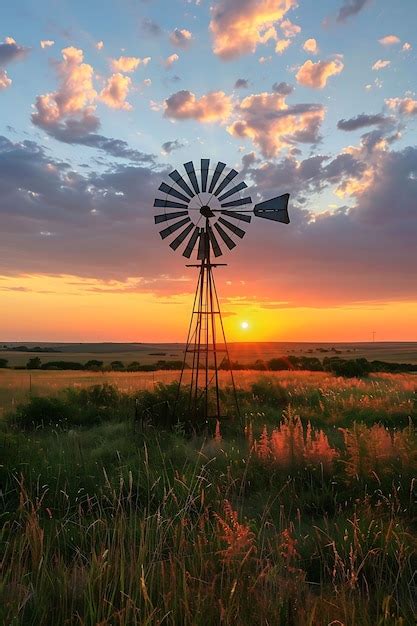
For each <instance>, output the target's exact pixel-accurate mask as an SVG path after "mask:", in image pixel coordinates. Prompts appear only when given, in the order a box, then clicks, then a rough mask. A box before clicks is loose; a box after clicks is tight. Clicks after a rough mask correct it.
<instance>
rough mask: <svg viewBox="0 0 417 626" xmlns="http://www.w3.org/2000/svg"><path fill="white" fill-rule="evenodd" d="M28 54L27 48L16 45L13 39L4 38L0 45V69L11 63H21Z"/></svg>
mask: <svg viewBox="0 0 417 626" xmlns="http://www.w3.org/2000/svg"><path fill="white" fill-rule="evenodd" d="M28 52H29V48H25V47H24V46H20V45H19V44H17V43H16V41H15V40H14V39H13V37H6V38H5V40H4V41H3V42H2V43H0V67H5V66H6V65H8V64H9V63H12V61H21V60H22V59H24V58H25V56H26V55H27V54H28Z"/></svg>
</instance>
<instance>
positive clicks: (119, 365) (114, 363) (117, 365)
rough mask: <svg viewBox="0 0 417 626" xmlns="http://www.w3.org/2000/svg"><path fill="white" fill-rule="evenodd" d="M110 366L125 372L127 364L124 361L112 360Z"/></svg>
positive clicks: (114, 369) (117, 370) (114, 370)
mask: <svg viewBox="0 0 417 626" xmlns="http://www.w3.org/2000/svg"><path fill="white" fill-rule="evenodd" d="M110 367H111V369H112V370H113V372H124V371H125V366H124V364H123V363H122V361H112V362H111V363H110Z"/></svg>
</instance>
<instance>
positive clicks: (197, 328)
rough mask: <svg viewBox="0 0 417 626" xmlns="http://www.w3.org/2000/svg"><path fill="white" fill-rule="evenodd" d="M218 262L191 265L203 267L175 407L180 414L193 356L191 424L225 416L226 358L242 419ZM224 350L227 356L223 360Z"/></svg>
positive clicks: (234, 397)
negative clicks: (216, 275) (219, 292)
mask: <svg viewBox="0 0 417 626" xmlns="http://www.w3.org/2000/svg"><path fill="white" fill-rule="evenodd" d="M217 265H220V264H216V263H214V264H213V263H211V262H210V258H209V256H208V258H205V259H202V260H201V263H200V264H198V265H193V266H191V267H198V268H199V276H198V282H197V288H196V292H195V295H194V303H193V310H192V313H191V320H190V325H189V330H188V336H187V343H186V346H185V351H184V359H183V367H182V371H181V375H180V380H179V385H178V396H177V402H176V405H175V409H174V413H176V410H177V406H178V400H179V395H180V392H181V388H182V387H183V386H184V373H185V370H186V369H187V356H189V355H191V356H192V358H191V363H192V367H191V381H190V387H189V393H188V409H187V413H188V416H187V417H188V419H189V421H190V422H191V423H193V422H196V421H197V420H198V421H202V420H204V422H207V420H208V419H210V418H215V419H218V420H220V419H221V418H222V417H224V416H222V413H221V402H220V388H219V366H220V365H221V364H222V362H223V360H224V359H227V361H226V362H227V364H228V368H229V372H230V377H231V386H232V392H233V399H234V404H235V407H236V414H237V416H238V417H239V420H240V421H241V416H240V410H239V404H238V398H237V393H236V385H235V380H234V376H233V371H232V369H231V361H230V355H229V349H228V346H227V341H226V334H225V330H224V325H223V319H222V315H221V310H220V303H219V299H218V295H217V289H216V284H215V281H214V275H213V268H215V267H217ZM218 336H220V337H221V339H222V340H223V344H219V343H218ZM222 353H223V359H222V360H220V355H221V354H222ZM177 417H179V416H178V415H177Z"/></svg>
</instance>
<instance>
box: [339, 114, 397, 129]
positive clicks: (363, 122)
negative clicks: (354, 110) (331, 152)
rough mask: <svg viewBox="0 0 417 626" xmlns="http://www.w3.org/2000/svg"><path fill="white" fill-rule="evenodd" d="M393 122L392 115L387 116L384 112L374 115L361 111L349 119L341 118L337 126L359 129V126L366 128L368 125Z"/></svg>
mask: <svg viewBox="0 0 417 626" xmlns="http://www.w3.org/2000/svg"><path fill="white" fill-rule="evenodd" d="M392 122H393V118H392V117H386V116H385V115H383V114H382V113H376V114H374V115H367V114H366V113H361V114H360V115H356V117H351V118H350V119H348V120H339V121H338V122H337V128H339V129H340V130H346V131H351V130H358V129H359V128H365V127H366V126H380V125H382V126H383V125H386V124H389V123H392Z"/></svg>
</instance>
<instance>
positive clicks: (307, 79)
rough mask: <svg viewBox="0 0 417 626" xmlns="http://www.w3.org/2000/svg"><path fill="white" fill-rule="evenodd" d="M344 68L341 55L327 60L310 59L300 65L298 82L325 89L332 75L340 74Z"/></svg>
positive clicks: (297, 76)
mask: <svg viewBox="0 0 417 626" xmlns="http://www.w3.org/2000/svg"><path fill="white" fill-rule="evenodd" d="M343 68H344V65H343V62H342V60H341V59H340V58H339V57H335V58H334V59H329V60H327V61H317V63H313V61H311V60H310V59H309V60H308V61H306V62H305V63H304V64H303V65H302V66H301V67H300V69H299V70H298V72H297V74H296V75H295V77H296V79H297V81H298V83H299V84H300V85H303V86H304V87H312V88H313V89H323V87H325V86H326V84H327V81H328V79H329V78H330V76H335V75H337V74H340V72H341V71H342V70H343Z"/></svg>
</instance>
